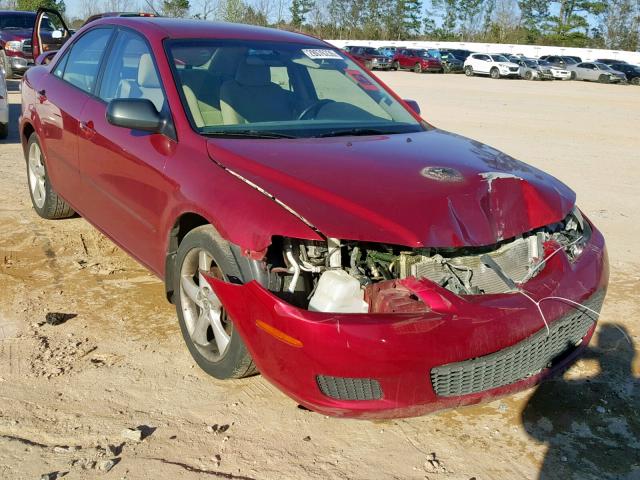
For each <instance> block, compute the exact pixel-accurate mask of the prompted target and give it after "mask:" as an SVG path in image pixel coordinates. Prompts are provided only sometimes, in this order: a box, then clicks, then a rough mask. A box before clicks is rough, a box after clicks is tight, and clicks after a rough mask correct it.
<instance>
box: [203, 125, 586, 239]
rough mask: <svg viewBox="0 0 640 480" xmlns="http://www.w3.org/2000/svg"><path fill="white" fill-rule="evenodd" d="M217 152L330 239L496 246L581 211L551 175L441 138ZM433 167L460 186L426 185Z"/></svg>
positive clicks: (233, 146)
mask: <svg viewBox="0 0 640 480" xmlns="http://www.w3.org/2000/svg"><path fill="white" fill-rule="evenodd" d="M207 145H208V150H209V155H210V156H211V158H212V159H214V160H215V161H216V162H217V163H219V164H220V165H223V166H224V167H225V168H228V169H230V170H232V171H233V172H235V174H237V175H238V176H240V177H242V178H244V179H246V180H247V181H249V182H251V184H254V185H257V186H259V187H260V188H261V189H263V190H264V191H265V192H268V194H269V195H271V196H273V197H274V198H276V199H277V200H278V201H279V202H282V203H283V204H285V205H287V206H288V208H290V209H291V210H293V211H295V212H296V213H297V214H298V215H299V216H301V217H303V218H304V219H305V221H306V222H308V223H309V224H312V225H313V226H314V227H315V228H317V230H318V231H320V232H322V233H323V234H324V235H325V236H326V237H335V238H341V239H349V240H361V241H369V242H384V243H392V244H397V245H405V246H409V247H424V246H428V247H461V246H482V245H492V244H495V243H497V242H500V241H502V240H504V239H507V238H511V237H515V236H517V235H520V234H522V233H523V232H527V231H530V230H533V229H535V228H538V227H541V226H543V225H547V224H550V223H553V222H558V221H560V220H561V219H563V218H564V217H565V216H566V214H567V213H568V212H569V211H570V210H571V208H572V207H573V205H574V202H575V194H574V193H573V191H571V190H570V189H569V188H568V187H567V186H565V185H564V184H563V183H562V182H560V181H558V180H556V179H554V178H553V177H551V176H550V175H548V174H545V173H543V172H541V171H539V170H537V169H535V168H533V167H530V166H528V165H526V164H524V163H522V162H519V161H516V160H514V159H513V158H511V157H509V156H507V155H505V154H503V153H501V152H499V151H497V150H495V149H493V148H490V147H488V146H486V145H483V144H481V143H479V142H476V141H474V140H470V139H467V138H464V137H461V136H458V135H455V134H452V133H448V132H445V131H442V130H437V129H433V130H429V131H425V132H419V133H412V134H403V135H389V136H368V137H352V138H348V139H345V138H322V139H314V138H307V139H291V140H288V139H278V140H254V141H242V142H239V141H237V140H233V139H228V140H226V139H215V140H210V141H208V143H207ZM398 151H402V152H403V154H402V155H400V156H399V155H397V152H398ZM301 152H304V153H303V154H301ZM428 167H434V168H435V167H441V168H440V169H441V170H442V171H444V172H447V171H453V172H456V175H459V181H447V180H446V178H438V176H425V175H423V174H422V172H423V171H424V169H425V168H428ZM432 170H433V168H432ZM264 221H265V222H268V221H269V219H268V218H265V219H264Z"/></svg>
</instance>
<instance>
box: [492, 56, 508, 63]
mask: <svg viewBox="0 0 640 480" xmlns="http://www.w3.org/2000/svg"><path fill="white" fill-rule="evenodd" d="M489 56H490V57H491V59H492V60H493V61H494V62H508V61H509V60H508V59H507V57H505V56H504V55H489Z"/></svg>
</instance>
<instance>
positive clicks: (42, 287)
mask: <svg viewBox="0 0 640 480" xmlns="http://www.w3.org/2000/svg"><path fill="white" fill-rule="evenodd" d="M380 77H381V78H382V79H383V80H384V81H385V82H387V83H388V84H389V85H390V86H391V87H392V88H394V89H395V90H396V91H398V92H399V93H400V94H401V96H403V97H405V98H412V99H415V100H417V101H418V102H419V103H420V105H421V106H422V109H423V116H424V118H426V119H428V120H429V121H430V122H432V123H433V124H434V125H436V126H439V127H441V128H444V129H448V130H452V131H455V132H457V133H461V134H463V135H467V136H470V137H472V138H475V139H477V140H480V141H483V142H485V143H488V144H490V145H492V146H495V147H497V148H499V149H501V150H504V151H505V152H507V153H509V154H511V155H513V156H515V157H516V158H519V159H522V160H524V161H526V162H529V163H531V164H533V165H535V166H537V167H540V168H542V169H544V170H546V171H548V172H550V173H552V174H554V175H555V176H557V177H559V178H560V179H562V180H563V181H565V182H566V183H568V184H569V185H570V186H572V187H573V188H574V189H575V190H576V191H577V194H578V202H579V205H580V206H581V207H582V208H583V209H584V211H585V212H586V213H587V215H588V216H589V217H590V218H591V219H592V220H594V222H596V223H597V225H598V226H599V227H600V228H601V229H602V231H603V232H604V234H605V237H606V239H607V242H608V247H609V255H610V260H611V286H610V290H609V294H608V297H607V301H606V302H605V307H604V310H603V314H602V317H601V321H600V324H599V328H598V332H597V334H596V336H595V337H594V340H593V342H592V348H591V349H590V351H589V352H588V353H587V355H586V356H585V358H584V359H582V360H580V361H579V362H578V363H577V364H576V365H575V366H574V367H572V368H571V369H570V370H569V372H567V374H565V376H564V378H562V379H557V380H555V381H552V382H549V383H546V384H544V385H543V386H542V387H540V388H538V389H537V390H535V391H528V392H524V393H520V394H518V395H515V396H511V397H507V398H504V399H502V400H499V401H495V402H493V403H489V404H485V405H481V406H475V407H468V408H465V409H461V410H457V411H447V412H441V413H437V414H433V415H429V416H425V417H421V418H414V419H406V420H394V421H383V422H367V421H356V420H336V419H331V418H327V417H324V416H321V415H318V414H315V413H312V412H308V411H305V410H302V409H299V408H297V405H296V404H295V403H294V402H293V401H291V400H290V399H288V398H287V397H285V396H284V395H283V394H281V393H279V392H278V391H277V390H276V389H275V388H273V387H271V386H270V385H269V384H268V383H267V382H266V381H265V380H264V379H262V378H261V377H254V378H250V379H245V380H242V381H236V382H231V383H223V382H219V381H216V380H213V379H211V378H209V377H207V376H206V375H205V374H203V373H201V372H200V371H199V370H198V368H197V367H195V366H194V364H193V362H192V361H191V358H190V357H189V354H188V352H187V350H186V348H185V347H184V346H183V343H182V339H181V337H180V332H179V329H178V326H177V322H176V320H175V315H174V311H173V307H172V306H171V305H169V304H167V303H166V301H165V300H164V297H163V288H162V284H161V283H160V281H159V280H157V279H155V278H154V277H152V276H151V275H149V274H148V273H147V272H146V271H145V269H144V268H143V267H141V266H139V265H138V264H137V263H135V262H134V261H133V260H131V259H130V258H129V257H127V256H126V255H125V254H124V253H123V252H122V251H121V250H119V249H118V248H117V247H116V246H115V245H113V244H112V243H111V242H110V241H109V240H107V239H106V238H104V237H103V236H101V235H100V234H98V233H97V232H96V231H95V230H94V229H93V228H92V227H90V226H89V225H88V224H87V223H86V222H85V221H84V220H82V219H81V218H75V219H71V220H63V221H57V222H45V221H42V220H41V219H40V218H39V217H37V216H36V214H35V213H34V212H33V210H32V209H31V205H30V201H29V195H28V192H27V187H26V175H25V166H24V160H23V157H22V151H21V147H20V145H19V144H18V136H17V132H15V131H14V132H13V133H12V136H11V137H10V138H9V140H8V141H6V142H0V198H2V201H1V202H0V224H1V225H2V227H3V228H2V232H1V233H0V289H1V291H2V295H0V478H2V479H7V480H13V479H37V478H40V476H41V475H42V474H45V473H52V472H60V473H61V474H62V473H64V472H68V473H67V474H66V476H65V477H64V478H65V479H80V478H97V477H99V476H104V477H105V478H119V479H120V478H126V479H154V480H162V479H167V480H168V479H182V478H184V479H197V478H221V479H307V478H308V479H328V478H341V479H342V478H350V479H374V478H375V479H378V478H381V479H387V478H390V479H403V480H404V479H431V480H433V479H461V480H463V479H464V480H469V479H471V478H476V479H477V480H487V479H520V478H526V479H529V478H542V479H555V478H557V479H580V480H582V479H594V480H596V479H597V480H601V479H608V478H620V479H640V453H639V452H640V420H639V418H638V412H640V385H639V384H640V382H639V380H638V378H639V377H640V360H638V355H636V354H635V345H636V344H638V343H639V341H640V340H639V338H638V337H639V335H640V327H639V326H638V318H639V317H640V297H639V296H638V292H639V291H640V250H639V249H638V246H639V245H640V241H639V239H640V208H639V203H640V202H639V201H640V189H639V188H638V185H640V165H639V163H640V136H639V135H638V125H640V88H638V87H631V86H629V87H625V86H615V85H599V84H586V83H578V82H545V83H542V82H525V81H511V80H500V81H496V80H491V79H488V78H477V77H474V78H466V77H464V76H462V75H416V74H412V73H405V72H388V73H386V72H385V73H381V74H380ZM10 88H11V89H12V90H13V91H14V93H12V94H11V95H10V97H11V102H12V115H13V120H14V121H17V117H18V113H19V102H20V97H19V93H17V83H16V82H11V85H10ZM14 129H15V123H14ZM48 312H62V313H70V314H75V315H76V316H74V317H73V318H69V319H68V320H67V321H66V322H64V323H62V324H61V325H57V326H52V325H49V324H47V323H45V315H46V313H48ZM127 428H134V429H136V428H138V430H139V432H131V431H126V432H123V431H124V430H125V429H127ZM140 437H142V438H141V439H140ZM112 459H113V461H112V462H109V460H112ZM48 478H55V476H54V475H51V476H50V477H48Z"/></svg>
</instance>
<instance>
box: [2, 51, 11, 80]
mask: <svg viewBox="0 0 640 480" xmlns="http://www.w3.org/2000/svg"><path fill="white" fill-rule="evenodd" d="M0 66H4V76H5V78H6V79H7V80H9V79H11V78H13V69H12V68H11V64H10V63H9V58H8V57H7V54H6V53H4V50H0Z"/></svg>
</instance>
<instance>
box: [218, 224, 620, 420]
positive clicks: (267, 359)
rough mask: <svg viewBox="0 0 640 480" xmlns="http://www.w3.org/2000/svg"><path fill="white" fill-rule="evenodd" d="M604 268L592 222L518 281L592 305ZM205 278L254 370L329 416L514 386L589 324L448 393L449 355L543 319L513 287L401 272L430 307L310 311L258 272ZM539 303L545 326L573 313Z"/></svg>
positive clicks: (382, 411) (385, 414) (458, 398)
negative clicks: (514, 374)
mask: <svg viewBox="0 0 640 480" xmlns="http://www.w3.org/2000/svg"><path fill="white" fill-rule="evenodd" d="M546 248H547V249H548V252H550V251H551V250H552V249H555V248H557V244H555V243H552V242H550V244H548V245H546ZM608 277H609V267H608V260H607V254H606V249H605V245H604V239H603V237H602V235H601V234H600V233H599V232H598V231H597V230H595V228H594V229H593V233H592V236H591V238H590V240H589V242H588V243H587V245H586V246H585V248H584V251H583V253H582V254H581V255H580V256H579V257H578V258H577V259H576V260H575V261H574V262H573V263H572V262H570V261H569V259H568V258H567V257H566V255H564V254H563V253H562V252H560V253H558V254H556V255H554V256H553V257H551V258H550V259H549V260H548V261H547V265H546V266H545V268H544V269H543V270H542V271H541V272H540V273H539V274H538V275H537V276H536V277H534V278H533V279H531V280H530V281H529V282H527V283H526V285H525V286H524V288H525V289H526V291H527V292H528V293H529V295H530V296H531V297H532V298H534V299H538V300H539V299H542V298H544V297H551V296H556V297H563V298H568V299H571V300H573V301H576V302H580V303H585V302H587V301H588V300H590V299H591V301H592V303H591V304H592V305H594V306H595V309H599V306H598V305H595V304H594V303H593V299H594V298H596V297H594V295H596V294H597V295H599V296H600V297H602V298H603V297H604V294H605V292H606V287H607V283H608ZM208 281H209V283H210V284H211V286H212V288H213V289H214V290H215V292H216V294H217V295H218V296H219V298H220V299H221V300H222V303H223V304H224V305H225V308H226V309H227V310H228V312H229V314H230V316H231V318H233V321H234V325H235V327H236V328H238V331H239V333H240V335H241V337H242V338H243V340H244V342H245V344H246V345H247V347H248V349H249V351H250V352H251V355H252V356H253V359H254V361H255V363H256V366H257V367H258V369H259V370H260V372H261V373H262V375H264V376H265V377H266V378H267V379H269V380H270V381H271V382H272V383H274V384H275V385H276V386H278V387H279V388H280V389H282V390H283V391H284V392H285V393H287V394H288V395H289V396H290V397H292V398H293V399H295V400H296V401H297V402H299V403H300V404H302V405H304V406H306V407H308V408H310V409H311V410H315V411H318V412H321V413H324V414H327V415H332V416H343V417H359V418H394V417H406V416H415V415H421V414H425V413H428V412H432V411H435V410H438V409H442V408H451V407H458V406H461V405H469V404H475V403H479V402H481V401H485V400H490V399H493V398H496V397H499V396H502V395H506V394H509V393H512V392H516V391H519V390H523V389H526V388H529V387H531V386H533V385H535V384H537V383H538V382H540V381H541V380H542V379H543V378H545V377H547V376H549V375H552V374H554V373H556V372H558V371H561V370H563V369H565V368H566V367H568V366H569V365H570V364H571V363H572V362H573V361H574V360H575V359H576V358H577V356H578V355H579V354H580V351H581V350H582V349H583V348H584V347H586V345H587V344H588V342H589V340H590V338H591V336H592V335H593V331H594V330H595V321H596V319H595V315H593V314H591V315H592V318H591V319H590V320H589V322H588V323H587V324H586V326H585V327H584V328H585V330H584V331H583V332H582V333H580V335H579V337H578V340H577V341H575V339H574V340H573V341H572V344H571V345H563V346H562V347H563V348H562V354H558V355H556V356H555V357H554V359H553V362H552V363H551V364H548V365H545V366H544V367H543V368H538V369H536V370H535V371H529V372H526V374H525V375H523V376H521V377H518V378H517V379H516V380H515V381H511V382H507V383H502V384H500V385H497V386H496V385H495V384H486V383H482V382H481V384H480V385H479V387H477V388H480V390H479V391H478V390H477V388H475V390H474V388H473V386H472V388H471V389H469V388H467V390H464V389H463V390H460V391H464V392H470V393H464V394H462V395H456V390H455V389H454V390H450V391H449V393H446V392H445V393H441V394H440V395H439V394H437V393H436V390H435V388H434V382H436V380H437V376H438V375H440V373H441V372H442V371H443V370H452V371H453V375H454V376H455V375H456V372H455V371H456V369H457V367H458V365H459V366H460V368H462V367H463V366H464V365H466V364H467V363H468V362H476V361H478V360H479V361H480V363H483V362H485V360H487V361H488V359H490V358H492V355H493V356H495V355H496V354H498V353H499V352H503V351H504V352H506V351H513V349H514V348H516V349H517V348H519V347H520V346H523V345H525V343H526V342H532V341H533V340H532V339H535V338H537V339H538V340H536V341H539V340H540V335H541V332H543V331H544V334H546V327H545V325H544V321H543V319H542V317H541V315H540V312H539V311H538V308H537V306H536V305H535V304H534V303H532V301H531V300H529V299H527V298H525V297H524V296H523V295H521V294H519V293H507V294H495V295H476V296H457V295H455V294H453V293H451V292H449V291H448V290H444V289H443V288H441V287H439V286H438V285H436V284H434V283H432V282H430V281H429V280H426V279H422V280H415V279H406V280H404V282H406V283H405V284H406V285H407V286H409V287H410V288H411V290H413V292H414V293H415V295H417V296H418V297H419V298H420V299H421V300H423V301H424V302H425V303H426V304H427V305H429V306H430V308H431V312H429V313H426V314H425V313H422V314H333V313H319V312H310V311H307V310H302V309H299V308H296V307H293V306H292V305H290V304H288V303H286V302H284V301H283V300H281V299H279V298H278V297H276V296H275V295H273V294H272V293H271V292H269V291H268V290H266V289H264V288H263V287H262V286H260V285H259V284H258V283H257V282H250V283H248V284H245V285H234V284H229V283H223V282H220V281H218V280H215V279H213V278H209V279H208ZM540 308H541V309H542V311H543V312H544V316H545V320H546V321H547V323H548V324H549V327H550V330H551V331H554V329H557V328H559V326H560V325H561V324H560V322H563V321H565V320H564V319H566V318H567V316H569V315H574V316H575V314H576V308H575V307H574V306H572V305H571V304H570V303H566V302H563V301H557V300H547V301H544V302H542V303H540ZM592 308H594V307H592ZM581 312H582V313H584V314H586V313H588V312H585V311H584V310H582V311H581ZM548 338H551V337H548ZM565 347H566V348H565ZM509 349H511V350H509ZM479 357H482V358H479ZM485 363H486V362H485ZM494 363H495V362H494ZM452 364H456V365H452ZM503 367H504V366H503ZM509 368H510V367H509V366H508V365H507V366H506V369H507V371H508V370H509ZM520 368H521V367H520ZM460 371H461V372H462V371H464V368H462V370H460ZM439 372H440V373H439ZM445 373H446V372H445ZM434 374H435V376H434ZM464 381H465V380H464V378H463V381H462V383H461V385H463V386H464ZM436 383H437V382H436ZM467 387H468V386H467ZM465 388H466V387H465ZM483 388H486V389H483ZM323 392H324V393H323ZM451 392H453V395H452V394H451ZM347 397H355V398H366V399H365V400H359V399H358V400H354V399H345V398H347Z"/></svg>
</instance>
